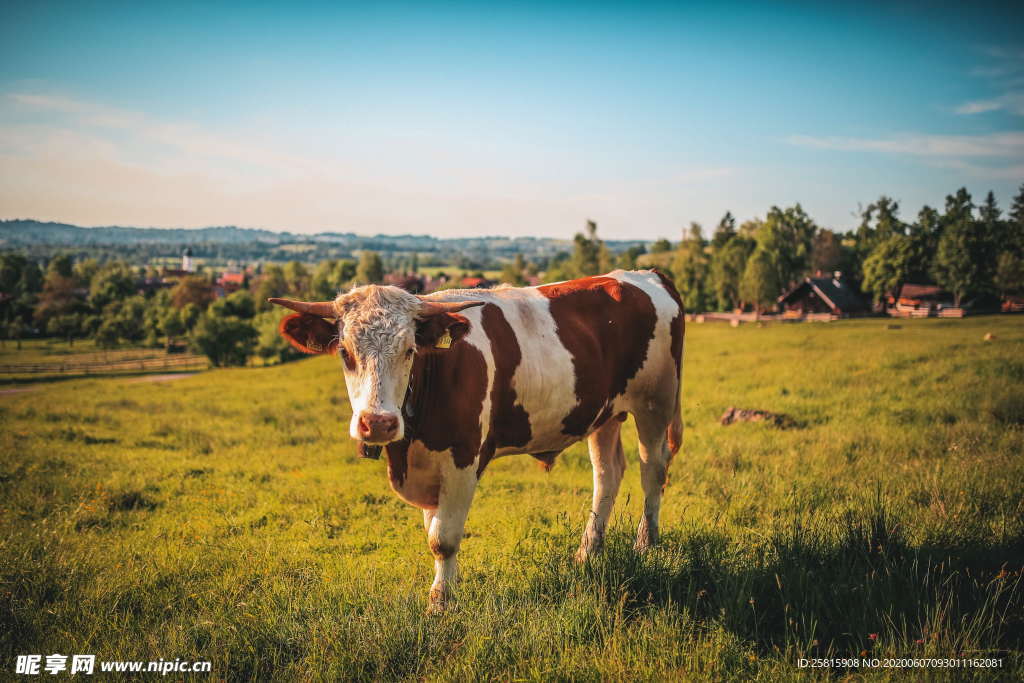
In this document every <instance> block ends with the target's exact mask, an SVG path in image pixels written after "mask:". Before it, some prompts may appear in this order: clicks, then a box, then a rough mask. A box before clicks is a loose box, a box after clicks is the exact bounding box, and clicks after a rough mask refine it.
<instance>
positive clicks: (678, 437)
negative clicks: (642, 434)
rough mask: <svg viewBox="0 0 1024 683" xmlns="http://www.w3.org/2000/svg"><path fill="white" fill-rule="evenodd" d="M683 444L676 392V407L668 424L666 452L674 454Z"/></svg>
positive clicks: (681, 415)
mask: <svg viewBox="0 0 1024 683" xmlns="http://www.w3.org/2000/svg"><path fill="white" fill-rule="evenodd" d="M682 445H683V414H682V411H681V410H680V405H679V393H678V392H676V407H675V410H674V411H673V412H672V422H670V423H669V425H668V452H669V453H670V454H671V455H672V456H675V454H676V453H678V452H679V447H680V446H682Z"/></svg>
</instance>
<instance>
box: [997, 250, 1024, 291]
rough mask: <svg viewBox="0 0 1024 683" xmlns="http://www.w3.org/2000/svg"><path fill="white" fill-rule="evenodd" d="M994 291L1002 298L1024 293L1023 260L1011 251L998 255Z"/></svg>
mask: <svg viewBox="0 0 1024 683" xmlns="http://www.w3.org/2000/svg"><path fill="white" fill-rule="evenodd" d="M995 286H996V290H997V291H998V292H999V293H1000V294H1001V295H1003V296H1006V295H1008V294H1018V293H1021V292H1024V258H1021V257H1020V256H1018V255H1017V254H1015V253H1013V252H1012V251H1004V252H1003V253H1001V254H999V260H998V261H997V262H996V274H995Z"/></svg>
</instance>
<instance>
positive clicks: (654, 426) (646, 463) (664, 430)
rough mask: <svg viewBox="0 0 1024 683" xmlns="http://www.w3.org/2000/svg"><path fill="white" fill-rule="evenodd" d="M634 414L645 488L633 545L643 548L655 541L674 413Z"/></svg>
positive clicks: (669, 456)
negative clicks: (640, 516)
mask: <svg viewBox="0 0 1024 683" xmlns="http://www.w3.org/2000/svg"><path fill="white" fill-rule="evenodd" d="M655 405H656V404H655ZM633 417H634V418H635V419H636V429H637V434H638V436H639V440H640V482H641V484H642V485H643V489H644V516H643V517H642V518H641V519H640V526H639V527H638V528H637V532H636V545H635V547H636V549H637V550H646V549H647V548H649V547H650V546H652V545H656V544H657V543H658V516H659V514H660V512H661V495H662V491H663V489H664V487H665V482H666V480H667V478H668V465H669V462H670V461H671V460H672V450H671V449H670V448H669V443H668V437H669V425H670V424H672V420H673V416H672V414H671V413H670V412H669V413H666V414H662V411H657V410H655V411H644V412H638V413H634V415H633Z"/></svg>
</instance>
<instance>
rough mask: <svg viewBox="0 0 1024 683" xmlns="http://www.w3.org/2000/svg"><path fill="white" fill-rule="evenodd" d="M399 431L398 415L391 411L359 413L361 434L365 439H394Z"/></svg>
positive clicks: (373, 440) (378, 440) (376, 441)
mask: <svg viewBox="0 0 1024 683" xmlns="http://www.w3.org/2000/svg"><path fill="white" fill-rule="evenodd" d="M397 433H398V416H397V415H392V414H391V413H384V414H375V413H360V414H359V436H360V437H362V439H363V441H370V442H372V443H378V442H381V441H392V440H393V439H394V438H395V435H396V434H397Z"/></svg>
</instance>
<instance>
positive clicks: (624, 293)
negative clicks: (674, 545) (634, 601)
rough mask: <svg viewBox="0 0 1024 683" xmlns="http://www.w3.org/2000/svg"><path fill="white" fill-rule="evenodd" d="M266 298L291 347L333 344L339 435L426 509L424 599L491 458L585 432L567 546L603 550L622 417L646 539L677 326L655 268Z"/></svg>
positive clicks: (674, 426) (669, 446)
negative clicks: (531, 283) (633, 454)
mask: <svg viewBox="0 0 1024 683" xmlns="http://www.w3.org/2000/svg"><path fill="white" fill-rule="evenodd" d="M270 301H271V302H273V303H275V304H279V305H282V306H285V307H287V308H290V309H292V310H294V311H297V313H296V314H293V315H290V316H288V317H287V318H285V319H284V320H283V321H282V322H281V332H282V334H283V335H284V336H285V337H286V338H287V339H288V340H289V341H290V342H291V343H292V344H293V345H294V346H295V347H297V348H298V349H300V350H301V351H304V352H306V353H330V354H335V353H336V354H338V355H340V357H341V359H342V365H343V371H344V375H345V383H346V385H347V386H348V395H349V399H350V401H351V403H352V421H351V424H350V426H349V433H350V435H351V437H352V438H353V439H356V440H358V441H360V442H361V444H360V449H361V451H362V452H363V453H369V454H371V455H373V454H375V453H377V452H379V450H380V449H379V447H380V446H384V450H385V451H386V453H387V460H388V476H389V478H390V480H391V486H392V488H393V489H394V490H395V492H396V493H397V494H398V495H399V497H401V498H402V499H403V500H405V501H406V502H408V503H411V504H412V505H415V506H416V507H419V508H422V510H423V524H424V527H425V528H426V531H427V542H428V545H429V546H430V550H431V551H432V552H433V554H434V557H435V569H436V575H435V578H434V583H433V585H432V586H431V589H430V604H431V606H432V607H434V608H437V607H441V606H443V604H444V601H445V598H446V596H447V595H448V594H449V592H450V589H451V586H452V584H453V582H454V581H455V577H456V554H457V553H458V551H459V544H460V542H461V540H462V536H463V527H464V525H465V522H466V515H467V514H468V512H469V506H470V502H471V501H472V499H473V493H474V491H475V489H476V486H477V480H478V479H479V478H480V476H481V475H482V474H483V472H484V469H485V468H486V467H487V464H488V463H489V462H490V461H491V460H492V459H493V458H496V457H498V456H503V455H511V454H514V453H528V454H530V455H532V456H534V457H535V458H538V459H539V460H541V461H542V462H543V463H544V464H545V465H546V466H550V465H551V464H552V463H553V461H554V458H555V456H556V455H558V453H559V452H560V451H562V450H563V449H564V448H566V447H567V446H569V445H571V444H573V443H575V442H577V441H579V440H581V439H587V443H588V446H589V448H590V460H591V463H592V464H593V469H594V498H593V506H592V508H591V515H590V518H589V520H588V522H587V526H586V530H585V532H584V534H583V540H582V542H581V544H580V548H579V551H578V553H577V555H576V557H577V559H579V560H581V561H582V560H585V559H586V558H587V557H588V556H589V555H590V554H591V553H594V552H595V551H597V550H599V549H600V547H601V544H602V540H603V536H604V531H605V526H606V524H607V522H608V518H609V516H610V514H611V510H612V505H613V503H614V501H615V496H616V494H617V493H618V490H619V484H620V482H621V481H622V475H623V471H624V470H625V459H624V457H623V452H622V442H621V440H620V438H619V429H620V427H621V425H622V422H623V421H624V420H625V419H626V416H627V414H632V415H633V417H634V419H635V420H636V426H637V432H638V434H639V441H640V448H639V450H640V470H641V480H642V482H643V489H644V496H645V501H644V516H643V518H642V520H641V522H640V527H639V529H638V531H637V539H636V547H637V549H639V550H643V549H645V548H647V547H648V546H650V545H652V544H654V543H656V542H657V538H658V511H659V508H660V505H661V496H662V489H663V487H664V484H665V479H666V472H667V469H668V465H669V462H670V461H671V459H672V456H673V455H674V454H675V453H676V451H677V450H678V449H679V446H680V441H681V438H682V421H681V419H680V408H679V394H680V383H681V367H682V359H683V330H684V323H683V307H682V303H681V302H680V299H679V295H678V294H677V293H676V289H675V287H674V286H673V285H672V283H671V282H670V281H669V280H668V279H667V278H665V277H664V276H663V275H661V274H660V273H658V272H656V271H631V272H626V271H621V270H617V271H615V272H612V273H608V274H607V275H601V276H597V277H587V278H582V279H579V280H571V281H568V282H560V283H556V284H550V285H542V286H539V287H506V288H498V289H492V290H449V291H442V292H436V293H434V294H431V295H427V296H414V295H412V294H409V293H408V292H406V291H404V290H401V289H399V288H397V287H381V286H375V285H369V286H365V287H358V288H355V289H353V290H352V291H350V292H347V293H343V294H340V295H338V297H337V299H335V300H334V301H328V302H319V303H305V302H298V301H289V300H285V299H270ZM325 319H330V322H328V321H327V320H325Z"/></svg>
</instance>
